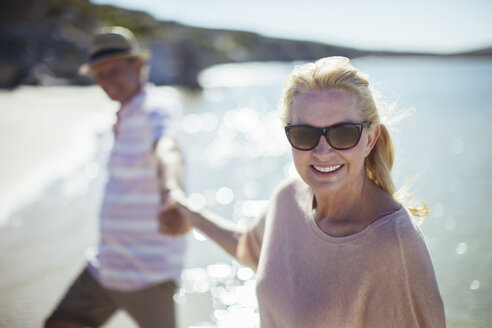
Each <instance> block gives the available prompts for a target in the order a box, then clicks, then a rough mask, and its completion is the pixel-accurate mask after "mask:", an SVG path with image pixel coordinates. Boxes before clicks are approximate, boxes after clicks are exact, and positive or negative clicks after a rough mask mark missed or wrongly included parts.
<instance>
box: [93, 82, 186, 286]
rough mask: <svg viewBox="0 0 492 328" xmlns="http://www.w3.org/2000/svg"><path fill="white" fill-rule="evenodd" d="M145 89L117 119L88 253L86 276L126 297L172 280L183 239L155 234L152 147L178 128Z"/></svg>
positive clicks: (156, 204)
mask: <svg viewBox="0 0 492 328" xmlns="http://www.w3.org/2000/svg"><path fill="white" fill-rule="evenodd" d="M152 89H153V87H152V86H151V85H146V86H145V88H144V89H143V90H142V91H141V92H140V93H139V94H137V95H136V96H135V97H134V98H133V99H132V100H131V101H130V102H129V103H128V104H126V105H124V106H123V107H122V108H120V110H119V111H118V113H117V117H118V118H117V122H116V124H115V128H114V130H115V138H114V145H113V149H112V151H111V154H110V157H109V162H108V175H109V178H108V182H107V184H106V190H105V195H104V200H103V202H102V206H101V212H100V241H99V244H98V246H97V249H96V250H95V251H93V252H91V253H92V254H91V253H89V270H90V272H91V273H92V274H93V275H94V276H95V277H96V279H97V280H98V281H99V282H100V283H101V284H102V285H103V286H104V287H106V288H109V289H115V290H121V291H131V290H138V289H141V288H144V287H147V286H149V285H152V284H156V283H160V282H163V281H167V280H176V281H177V280H178V279H179V277H180V275H181V270H182V268H183V259H184V258H183V257H184V252H185V240H184V237H171V236H165V235H162V234H161V233H159V231H158V218H157V217H158V212H159V208H160V205H161V199H160V189H159V184H158V176H157V174H158V173H157V159H156V157H155V155H154V152H153V147H154V143H155V142H156V141H157V140H158V139H159V138H160V137H161V136H162V135H164V134H166V135H171V136H174V135H173V134H174V133H175V131H176V130H177V129H176V127H177V126H178V122H177V120H176V117H175V114H177V112H176V111H175V112H173V111H171V109H170V108H164V107H162V105H161V104H160V102H159V99H156V97H155V96H154V97H153V96H152Z"/></svg>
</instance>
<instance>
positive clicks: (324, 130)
mask: <svg viewBox="0 0 492 328" xmlns="http://www.w3.org/2000/svg"><path fill="white" fill-rule="evenodd" d="M368 123H369V122H367V121H365V122H362V123H338V124H334V125H330V126H325V127H323V128H318V127H315V126H312V125H308V124H289V125H286V126H285V127H284V130H285V134H286V135H287V140H288V141H289V143H290V145H291V146H292V147H294V148H295V149H297V150H303V151H309V150H313V149H314V148H316V146H318V144H319V140H320V139H321V137H322V136H324V137H325V139H326V142H328V144H329V145H330V147H331V148H333V149H336V150H348V149H352V148H354V147H355V146H357V145H358V144H359V141H360V138H361V136H362V131H363V130H364V126H365V125H367V124H368ZM347 125H349V126H355V127H357V128H358V130H359V136H358V138H357V142H356V143H355V144H354V145H353V146H352V147H346V148H343V147H342V148H340V147H335V146H333V145H332V144H331V141H330V140H329V138H328V132H329V131H330V130H331V129H334V128H337V127H340V126H347ZM294 127H308V128H311V129H314V130H316V131H317V133H318V134H319V136H318V139H317V141H316V143H315V144H314V146H313V147H311V148H306V149H304V148H299V147H297V146H295V145H294V144H293V143H292V141H291V140H290V130H291V129H292V128H294Z"/></svg>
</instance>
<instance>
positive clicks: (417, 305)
mask: <svg viewBox="0 0 492 328" xmlns="http://www.w3.org/2000/svg"><path fill="white" fill-rule="evenodd" d="M407 222H408V221H407ZM398 238H399V239H400V250H401V258H402V262H403V263H402V264H403V267H404V270H405V275H406V282H407V286H406V288H407V290H408V298H409V299H408V301H409V303H410V304H409V305H410V307H409V310H411V313H409V315H411V316H412V317H413V321H414V322H415V323H416V324H418V327H445V326H446V321H445V315H444V305H443V301H442V298H441V295H440V293H439V287H438V285H437V280H436V276H435V272H434V268H433V266H432V261H431V257H430V254H429V252H428V250H427V247H426V245H425V241H424V238H423V235H422V232H421V231H420V229H419V228H418V227H417V226H416V225H415V224H401V225H400V226H399V228H398Z"/></svg>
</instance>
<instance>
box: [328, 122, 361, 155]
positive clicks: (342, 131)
mask: <svg viewBox="0 0 492 328" xmlns="http://www.w3.org/2000/svg"><path fill="white" fill-rule="evenodd" d="M360 134H361V127H360V126H359V125H341V126H336V127H333V128H331V129H330V130H329V132H328V139H329V140H330V143H331V146H332V147H333V148H336V149H349V148H352V147H355V146H356V145H357V143H358V142H359V139H360Z"/></svg>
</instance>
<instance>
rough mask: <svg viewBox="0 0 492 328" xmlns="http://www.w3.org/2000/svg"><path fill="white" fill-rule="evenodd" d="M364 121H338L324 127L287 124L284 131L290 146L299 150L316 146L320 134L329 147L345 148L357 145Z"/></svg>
mask: <svg viewBox="0 0 492 328" xmlns="http://www.w3.org/2000/svg"><path fill="white" fill-rule="evenodd" d="M367 123H368V122H364V123H340V124H335V125H331V126H327V127H324V128H317V127H314V126H311V125H303V124H301V125H287V126H286V127H285V133H286V134H287V139H288V140H289V142H290V144H291V145H292V147H294V148H295V149H299V150H312V149H314V148H316V146H317V145H318V143H319V139H320V137H321V136H325V138H326V141H327V142H328V144H329V145H330V146H331V148H333V149H336V150H347V149H350V148H354V147H355V146H357V144H358V143H359V140H360V136H361V135H362V129H363V128H364V125H366V124H367Z"/></svg>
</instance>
